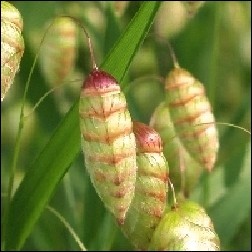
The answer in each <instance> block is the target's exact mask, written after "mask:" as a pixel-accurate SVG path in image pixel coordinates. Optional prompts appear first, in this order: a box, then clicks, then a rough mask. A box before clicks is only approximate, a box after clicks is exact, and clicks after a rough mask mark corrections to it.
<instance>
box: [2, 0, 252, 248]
mask: <svg viewBox="0 0 252 252" xmlns="http://www.w3.org/2000/svg"><path fill="white" fill-rule="evenodd" d="M12 4H13V5H14V6H15V7H16V8H17V9H18V10H19V12H20V13H21V15H22V17H23V21H24V29H23V36H24V41H25V52H24V55H23V58H22V61H21V65H20V72H19V73H18V74H17V75H16V77H15V84H14V85H13V86H12V88H11V90H10V91H9V92H8V96H6V98H5V100H4V102H3V103H2V104H1V105H2V106H1V112H2V113H1V119H2V120H1V126H2V127H1V140H2V141H1V147H2V148H1V175H2V176H1V177H2V180H1V185H2V186H1V192H2V195H3V196H4V194H5V193H6V191H7V187H8V179H9V175H10V166H11V163H12V159H13V155H14V154H13V150H14V144H15V143H14V139H15V137H13V136H16V133H17V127H18V123H19V115H16V113H15V111H14V109H15V108H16V107H20V101H21V100H22V97H23V93H24V86H25V82H26V80H27V77H28V74H29V71H30V68H31V65H32V62H33V60H34V57H35V53H36V50H37V48H38V45H39V42H40V40H41V38H42V36H43V32H44V26H45V24H46V23H47V22H48V20H51V19H52V18H53V17H54V16H55V15H59V14H67V15H71V16H74V17H77V18H79V19H80V20H81V22H82V23H83V25H84V26H85V27H86V28H87V30H88V32H89V34H90V37H91V40H92V41H93V44H94V49H95V56H96V60H97V62H103V64H101V68H102V69H103V70H105V71H108V72H109V73H110V74H112V75H113V76H114V77H115V78H116V79H117V80H118V81H119V82H120V83H121V86H122V88H124V89H125V91H127V93H126V99H127V102H128V106H129V111H130V113H131V116H132V117H133V119H134V120H136V119H139V118H140V119H141V121H142V122H145V123H148V122H149V120H150V117H151V115H152V113H153V111H154V108H155V107H156V106H157V105H158V104H159V103H160V102H161V101H162V100H163V99H164V86H163V85H158V84H157V83H156V82H155V81H152V80H149V81H144V82H143V81H142V82H137V83H135V84H134V85H133V84H130V82H131V81H133V80H135V79H136V78H138V77H142V76H144V75H145V76H146V75H148V74H151V75H161V76H163V77H165V76H166V75H167V73H168V71H170V70H171V65H172V64H171V59H170V57H169V50H168V47H167V46H166V44H165V43H164V42H160V41H159V40H158V38H157V36H150V37H148V36H147V35H148V32H149V34H151V33H152V32H155V33H156V34H158V35H159V36H162V37H163V38H165V39H167V40H168V39H169V41H170V42H171V44H172V46H173V49H174V51H175V54H176V56H177V58H178V61H179V63H180V65H181V66H182V67H183V68H185V69H188V71H190V73H192V74H193V76H195V78H197V79H199V80H200V81H201V82H202V83H204V85H205V88H206V94H207V96H208V97H209V100H210V102H211V104H212V106H213V111H214V114H215V118H216V121H217V122H218V121H220V122H229V123H234V124H236V125H239V126H243V127H245V128H247V129H250V127H251V122H250V120H251V118H250V113H251V109H250V101H251V97H250V91H251V85H250V83H251V79H250V74H251V58H250V54H251V53H250V44H251V40H250V30H251V25H250V15H251V13H250V7H251V3H250V2H238V1H236V2H231V1H227V2H206V3H205V4H204V5H203V6H201V8H200V9H199V10H198V12H197V13H196V14H195V16H194V17H191V18H190V19H185V18H184V16H183V11H182V12H181V13H180V14H178V15H176V16H175V14H172V13H173V12H175V11H177V12H176V13H178V9H179V8H180V7H179V6H175V5H174V3H170V2H162V3H161V5H160V9H159V12H158V13H157V15H156V17H155V20H154V16H155V12H156V11H157V9H158V5H159V4H160V3H155V2H145V3H143V5H142V3H140V2H130V3H129V6H128V9H127V10H126V11H125V12H124V15H122V16H121V17H118V16H116V15H115V11H114V2H108V3H106V2H100V1H98V2H78V1H77V2H76V1H68V2H61V1H58V2H56V1H48V2H27V1H17V2H12ZM177 4H178V3H177ZM140 5H141V11H140V12H137V11H138V10H139V6H140ZM178 5H179V4H178ZM175 7H176V8H175ZM162 10H166V11H167V10H168V11H169V10H170V12H169V14H167V13H168V11H167V12H166V13H165V15H163V14H162ZM135 14H136V17H135V19H133V20H132V21H131V23H130V20H131V19H132V18H133V17H134V15H135ZM162 15H163V16H162ZM152 22H154V24H153V26H151V24H152ZM176 22H177V23H176ZM128 24H129V26H128ZM150 26H151V30H149V28H150ZM179 26H180V27H179ZM114 27H116V29H114ZM127 27H128V28H127ZM167 27H168V28H171V27H176V32H174V31H173V33H171V31H170V30H169V29H167ZM160 29H161V30H162V31H163V32H162V34H160V33H159V31H160ZM158 30H159V31H158ZM145 36H147V38H146V39H145ZM144 39H145V40H144ZM78 42H79V45H80V46H79V53H78V59H77V64H76V69H75V70H76V72H75V73H74V75H73V76H72V77H71V79H72V80H73V82H69V83H66V84H65V85H62V87H60V88H62V89H65V90H66V92H65V93H66V94H67V95H66V97H64V98H62V97H61V98H60V99H55V95H54V93H53V94H51V95H49V96H48V97H47V98H46V99H45V101H44V102H42V103H41V104H40V106H39V107H38V109H37V110H36V111H35V112H34V113H33V114H32V115H31V116H30V117H28V118H26V119H25V122H24V130H23V131H22V138H21V150H20V154H19V159H18V163H17V169H16V172H15V180H14V189H16V188H17V187H18V186H19V183H20V181H22V184H21V185H20V187H19V189H18V190H17V191H16V193H15V194H14V197H13V200H12V203H11V208H10V216H9V217H10V219H9V225H8V230H7V236H6V237H8V239H7V240H6V242H7V243H6V246H7V248H9V249H11V248H12V249H23V250H78V249H79V248H78V247H77V245H76V243H75V242H74V241H73V238H72V237H71V236H70V234H69V233H68V231H67V230H66V229H65V227H64V226H63V225H62V223H61V222H59V221H58V220H57V219H56V218H55V217H54V216H53V215H51V214H50V213H48V211H47V210H45V211H44V209H45V207H46V205H47V204H48V203H49V204H50V205H51V206H53V207H54V208H55V209H57V210H58V211H59V212H60V213H61V214H62V215H63V216H64V217H65V219H66V220H67V221H69V223H70V225H71V226H72V227H73V228H74V229H75V231H76V233H77V234H78V235H79V237H80V239H81V240H82V241H83V243H84V245H85V247H86V248H87V249H88V250H116V251H118V250H131V249H132V246H131V244H130V242H129V241H128V240H127V239H126V238H125V237H124V236H123V234H122V232H121V231H120V230H119V228H118V227H117V226H116V223H115V220H114V218H113V217H112V216H111V215H110V214H109V213H108V212H107V210H105V208H104V206H103V204H102V202H101V201H100V199H99V197H98V195H97V194H96V192H95V191H94V188H93V186H92V184H91V183H90V179H89V176H88V174H87V172H86V169H85V167H84V160H83V154H82V153H81V152H80V130H79V118H78V97H79V92H80V86H81V84H82V82H83V80H84V78H85V76H87V74H88V73H89V72H90V70H91V68H90V56H89V52H88V48H87V43H86V39H84V35H83V34H82V32H80V34H79V41H78ZM143 42H144V43H143ZM98 65H100V64H98ZM80 76H81V78H80ZM75 79H80V81H74V80H75ZM46 91H48V85H47V83H46V78H45V77H44V76H43V73H42V72H41V70H40V69H39V66H38V65H36V67H35V69H34V72H33V75H32V78H31V84H30V89H29V91H28V94H27V99H26V103H25V108H31V107H33V106H34V105H35V104H36V102H37V101H38V100H39V98H40V97H42V96H43V95H44V93H45V92H46ZM61 106H62V108H60V107H61ZM15 110H16V109H15ZM68 110H69V112H67V111H68ZM62 111H66V113H64V115H62ZM28 112H30V111H28V110H26V109H25V115H26V114H27V113H28ZM217 127H218V130H219V136H220V149H219V157H218V160H217V163H216V165H215V167H214V169H213V172H212V173H210V174H206V173H204V174H203V175H202V176H201V178H200V180H199V183H198V184H197V186H196V188H195V190H194V191H193V192H192V194H191V197H190V199H192V200H194V201H196V202H198V203H200V204H201V205H203V206H204V207H205V208H206V212H207V213H208V214H209V216H210V217H211V219H212V221H213V224H214V227H215V231H216V232H217V234H218V236H219V238H220V241H221V249H229V250H237V248H241V249H242V250H250V249H251V238H250V233H249V232H248V230H250V228H251V225H250V221H249V220H250V218H251V216H250V214H249V213H250V211H251V204H250V203H251V199H250V198H251V195H250V183H251V181H250V177H251V174H250V166H251V161H250V160H251V156H250V155H249V153H250V147H249V146H250V137H249V135H247V134H245V133H244V132H242V131H240V130H237V129H234V128H229V127H226V126H222V125H217ZM79 153H80V154H79ZM2 203H3V204H2V206H3V211H2V212H4V209H5V197H2ZM26 238H27V240H26V242H25V243H24V241H25V239H26ZM2 242H3V240H2Z"/></svg>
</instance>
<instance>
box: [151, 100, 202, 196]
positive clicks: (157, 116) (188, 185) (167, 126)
mask: <svg viewBox="0 0 252 252" xmlns="http://www.w3.org/2000/svg"><path fill="white" fill-rule="evenodd" d="M150 126H151V127H153V128H154V129H155V130H157V132H158V133H159V134H160V136H161V138H162V141H163V145H164V150H163V152H164V155H165V158H166V159H167V161H168V163H169V178H170V180H171V181H172V183H173V185H174V188H175V191H176V193H182V194H183V196H184V197H189V195H190V192H192V190H193V189H194V187H195V186H196V185H197V182H198V180H199V177H200V175H201V173H202V172H203V167H202V166H200V165H199V164H198V163H197V162H196V161H195V160H194V159H193V158H192V157H191V156H190V155H189V154H188V153H187V151H186V150H185V148H184V147H183V145H182V143H181V141H180V140H179V138H178V137H177V136H176V132H175V129H174V125H173V123H172V120H171V117H170V112H169V108H168V106H166V104H165V102H162V103H160V105H159V106H158V107H157V108H156V109H155V111H154V113H153V115H152V117H151V120H150Z"/></svg>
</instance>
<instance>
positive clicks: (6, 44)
mask: <svg viewBox="0 0 252 252" xmlns="http://www.w3.org/2000/svg"><path fill="white" fill-rule="evenodd" d="M22 28H23V20H22V17H21V15H20V13H19V11H18V10H17V9H16V8H15V7H14V6H13V5H11V4H10V3H8V2H5V1H2V2H1V101H3V99H4V97H5V95H6V93H7V92H8V90H9V88H10V86H11V85H12V83H13V82H14V78H15V75H16V73H17V72H18V71H19V64H20V61H21V58H22V56H23V53H24V40H23V37H22V35H21V31H22Z"/></svg>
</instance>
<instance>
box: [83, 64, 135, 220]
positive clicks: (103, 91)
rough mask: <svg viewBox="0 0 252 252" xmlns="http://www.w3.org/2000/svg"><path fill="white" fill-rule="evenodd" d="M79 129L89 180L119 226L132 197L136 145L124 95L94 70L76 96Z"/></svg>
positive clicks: (114, 83) (118, 88)
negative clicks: (79, 93)
mask: <svg viewBox="0 0 252 252" xmlns="http://www.w3.org/2000/svg"><path fill="white" fill-rule="evenodd" d="M79 113H80V130H81V134H82V140H83V141H82V146H83V152H84V156H85V163H86V168H87V169H88V172H89V174H90V178H91V181H92V183H93V185H94V187H95V189H96V191H97V193H98V194H99V196H100V198H101V199H102V201H103V202H104V204H105V206H106V207H107V208H108V209H109V210H110V211H111V212H112V213H113V214H114V216H115V217H116V219H117V221H118V223H119V224H123V223H124V220H125V214H126V212H127V211H128V208H129V206H130V203H131V200H132V198H133V196H134V189H135V181H136V169H137V166H136V143H135V136H134V134H133V129H132V121H131V117H130V114H129V111H128V109H127V104H126V100H125V96H124V94H123V93H122V92H121V91H120V86H119V84H118V83H117V81H116V80H115V79H114V78H113V77H112V76H111V75H109V74H108V73H106V72H104V71H100V70H97V69H94V70H93V71H92V72H91V74H89V76H88V77H87V79H86V80H85V81H84V84H83V88H82V90H81V96H80V108H79Z"/></svg>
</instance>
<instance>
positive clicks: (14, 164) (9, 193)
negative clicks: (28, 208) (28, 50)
mask: <svg viewBox="0 0 252 252" xmlns="http://www.w3.org/2000/svg"><path fill="white" fill-rule="evenodd" d="M53 24H54V21H53V22H52V23H51V24H50V25H49V27H48V28H47V30H46V32H45V33H44V35H43V37H42V40H41V42H40V45H39V48H38V51H37V53H36V55H35V58H34V61H33V64H32V67H31V70H30V73H29V76H28V79H27V81H26V83H25V90H24V96H23V99H22V104H21V111H20V119H19V126H18V133H17V137H16V141H15V147H14V156H13V162H12V165H11V168H10V178H9V184H8V191H7V199H6V206H5V211H4V215H3V229H2V246H1V248H2V250H4V249H5V233H6V228H7V223H8V221H7V220H8V216H9V208H10V201H11V196H12V190H13V183H14V179H15V171H16V167H17V160H18V156H19V151H20V142H21V133H22V129H23V127H24V106H25V100H26V96H27V93H28V90H29V86H30V82H31V76H32V74H33V72H34V69H35V65H36V63H37V60H38V56H39V53H40V49H41V47H42V44H43V42H44V40H45V37H46V35H47V32H48V30H49V29H50V28H51V26H52V25H53Z"/></svg>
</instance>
